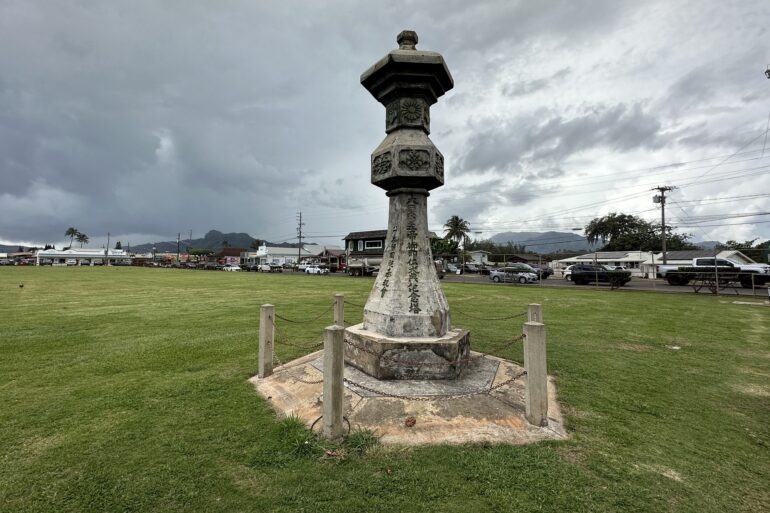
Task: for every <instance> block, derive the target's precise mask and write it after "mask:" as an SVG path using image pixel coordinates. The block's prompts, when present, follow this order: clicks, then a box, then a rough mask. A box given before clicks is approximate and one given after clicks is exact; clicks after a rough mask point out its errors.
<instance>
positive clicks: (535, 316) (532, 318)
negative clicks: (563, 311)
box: [527, 303, 543, 323]
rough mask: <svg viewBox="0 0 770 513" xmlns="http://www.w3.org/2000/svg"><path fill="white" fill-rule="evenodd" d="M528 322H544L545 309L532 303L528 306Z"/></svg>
mask: <svg viewBox="0 0 770 513" xmlns="http://www.w3.org/2000/svg"><path fill="white" fill-rule="evenodd" d="M527 320H528V321H529V322H539V323H542V322H543V307H542V305H540V304H538V303H530V304H529V305H528V306H527Z"/></svg>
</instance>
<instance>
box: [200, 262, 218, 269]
mask: <svg viewBox="0 0 770 513" xmlns="http://www.w3.org/2000/svg"><path fill="white" fill-rule="evenodd" d="M203 268H204V269H205V270H207V271H219V270H220V269H222V264H218V263H216V262H206V263H205V264H203Z"/></svg>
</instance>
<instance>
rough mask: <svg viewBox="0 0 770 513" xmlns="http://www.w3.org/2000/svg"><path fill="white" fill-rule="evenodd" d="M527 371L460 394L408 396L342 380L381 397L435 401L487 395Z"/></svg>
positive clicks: (346, 379) (345, 379)
mask: <svg viewBox="0 0 770 513" xmlns="http://www.w3.org/2000/svg"><path fill="white" fill-rule="evenodd" d="M526 373H527V371H525V370H524V371H521V372H520V373H518V374H517V375H515V376H514V377H512V378H510V379H506V380H505V381H502V382H500V383H498V384H497V385H494V386H493V387H490V389H489V390H477V391H475V392H463V393H460V394H438V395H427V396H426V395H421V396H409V395H402V394H394V393H391V392H385V391H383V390H377V389H376V388H372V387H368V386H366V385H362V384H361V383H356V382H355V381H352V380H350V379H348V378H343V379H342V381H343V382H344V383H347V384H348V385H350V386H353V387H356V388H359V389H361V390H366V391H367V392H371V393H372V394H377V395H379V396H382V397H392V398H393V399H405V400H407V401H436V400H439V399H456V398H459V397H469V396H474V395H482V394H486V395H489V394H491V393H492V392H494V391H496V390H499V389H501V388H503V387H504V386H507V385H510V384H511V383H513V382H514V381H516V380H518V379H519V378H521V377H522V376H524V375H525V374H526Z"/></svg>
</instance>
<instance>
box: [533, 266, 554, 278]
mask: <svg viewBox="0 0 770 513" xmlns="http://www.w3.org/2000/svg"><path fill="white" fill-rule="evenodd" d="M530 267H532V269H534V270H535V271H537V276H538V277H539V278H540V279H541V280H547V279H548V277H549V276H551V275H552V274H553V269H551V268H550V267H548V266H547V265H538V264H530Z"/></svg>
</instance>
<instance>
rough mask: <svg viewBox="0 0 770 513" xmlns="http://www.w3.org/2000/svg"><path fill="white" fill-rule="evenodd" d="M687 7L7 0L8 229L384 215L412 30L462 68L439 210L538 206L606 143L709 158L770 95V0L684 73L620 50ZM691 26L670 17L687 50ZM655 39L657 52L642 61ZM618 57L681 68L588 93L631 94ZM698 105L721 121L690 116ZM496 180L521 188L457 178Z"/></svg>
mask: <svg viewBox="0 0 770 513" xmlns="http://www.w3.org/2000/svg"><path fill="white" fill-rule="evenodd" d="M668 5H669V4H668V3H665V2H661V3H659V4H655V3H654V2H653V5H652V7H648V5H647V3H643V2H620V1H611V0H596V1H591V2H579V1H570V0H557V1H554V2H548V3H542V2H541V3H537V2H524V1H521V2H510V1H508V0H490V1H482V2H467V1H463V0H450V1H448V2H444V1H442V2H420V3H414V2H398V1H396V2H386V3H384V4H383V3H381V4H376V5H375V4H365V5H363V4H361V3H359V2H353V1H352V0H340V1H337V2H331V3H327V2H324V3H313V2H307V3H303V2H292V1H290V2H281V3H279V2H245V1H237V0H232V1H227V2H222V3H217V4H212V3H211V2H206V1H196V0H187V1H181V0H169V1H166V2H157V1H149V0H136V1H132V2H130V3H120V2H101V1H85V0H83V1H73V2H57V1H53V0H52V1H44V0H27V1H19V2H0V211H2V215H0V240H8V241H15V240H29V241H38V242H46V241H55V240H63V232H64V230H65V229H66V228H67V227H68V226H75V227H77V228H79V229H81V231H84V232H86V233H88V234H89V235H91V236H92V240H96V234H100V233H106V232H108V231H110V232H112V233H113V234H115V233H121V234H145V235H146V236H147V237H150V236H152V237H155V236H164V235H165V236H166V237H170V236H175V235H176V233H177V232H179V231H185V230H187V229H190V228H192V229H193V230H194V232H196V234H201V232H204V231H206V230H208V229H210V228H214V227H216V228H218V229H220V230H222V231H231V230H232V231H247V232H249V233H251V234H252V235H255V236H257V237H264V236H267V235H268V234H286V233H292V232H293V231H294V216H295V212H296V211H298V210H303V209H304V210H306V211H313V210H317V211H318V212H320V213H322V214H324V216H325V217H323V216H321V215H320V214H319V216H318V218H317V219H319V221H317V224H318V225H319V226H314V227H313V228H314V229H317V230H318V231H323V230H326V231H333V232H347V231H352V230H354V229H369V228H371V227H375V228H380V227H382V226H383V225H384V224H385V219H383V218H382V214H381V212H379V211H378V212H377V213H373V214H370V213H369V211H370V210H376V209H372V208H371V207H370V205H371V204H372V203H373V200H372V198H378V199H379V200H382V201H385V200H384V197H383V195H382V191H379V190H376V189H375V188H373V187H372V186H371V185H370V184H369V177H368V173H369V170H368V166H369V154H370V152H371V151H372V150H373V149H374V148H375V147H376V145H377V144H378V143H379V141H381V140H382V138H383V136H384V134H383V114H384V112H383V107H382V106H381V105H378V104H377V103H376V102H375V101H374V100H373V99H372V98H371V97H370V96H369V94H368V93H367V92H366V91H365V90H363V88H361V86H360V84H359V82H358V79H359V75H360V73H361V72H362V71H363V70H365V69H366V68H367V67H368V66H370V65H371V64H372V63H374V62H375V61H376V60H377V59H378V58H380V57H381V56H382V55H384V54H385V53H386V52H388V51H389V50H390V49H392V48H394V47H395V35H396V34H397V33H398V32H399V31H400V30H402V29H405V28H411V29H415V30H417V31H418V33H419V34H420V48H422V49H429V50H437V51H440V52H442V53H443V54H444V56H445V58H446V59H447V63H448V65H449V67H450V69H451V70H452V73H453V75H454V76H455V79H456V88H455V90H454V91H452V92H450V94H449V95H447V97H446V98H444V99H442V100H441V102H440V103H439V104H438V105H437V106H436V107H435V108H434V109H435V110H434V121H433V129H434V132H433V135H432V137H433V138H434V140H435V141H436V143H437V145H438V146H439V148H440V149H441V150H442V151H443V152H444V153H445V155H447V157H448V158H447V168H448V172H447V177H448V182H447V186H446V187H445V189H446V193H444V192H437V193H436V195H435V196H434V198H435V201H436V203H435V204H433V205H434V206H435V208H436V212H438V213H439V214H440V216H439V217H440V218H443V219H445V218H446V217H448V215H445V214H449V215H454V214H458V213H460V214H462V212H467V213H468V214H467V217H468V218H474V217H477V215H482V214H484V213H487V214H488V213H490V212H494V211H495V209H506V208H511V207H513V206H516V205H527V206H528V207H534V206H535V205H536V204H537V201H538V199H537V198H536V197H535V196H533V195H535V194H537V192H538V191H540V190H541V189H542V187H545V184H546V183H548V182H549V181H551V182H552V181H553V180H556V179H558V178H559V177H561V176H563V175H564V174H572V173H575V171H576V170H575V169H574V168H570V167H568V165H567V161H568V160H570V159H571V158H573V157H575V156H582V155H585V154H586V153H588V152H593V154H594V155H598V156H595V157H593V158H597V159H601V156H602V155H610V156H613V155H614V154H618V153H619V154H624V153H632V152H638V151H639V150H650V151H652V150H659V149H661V148H665V144H668V143H669V142H670V141H678V144H679V145H680V146H682V147H687V148H692V149H693V151H696V152H700V151H707V150H708V148H705V149H704V148H703V145H706V146H708V145H710V144H713V143H714V142H715V141H716V140H717V139H723V138H724V139H726V138H727V137H728V136H729V134H730V132H731V131H732V132H736V133H737V132H741V131H742V130H744V129H745V130H748V129H750V128H753V127H754V126H755V124H756V123H754V124H752V123H753V120H749V121H747V120H746V119H743V118H741V117H740V112H738V111H736V108H744V106H750V105H754V104H759V103H760V100H761V98H763V97H765V96H762V93H761V91H764V90H765V89H761V90H760V89H759V86H757V85H756V83H755V82H752V80H754V74H755V71H756V70H755V69H753V68H754V67H756V62H759V61H761V62H763V63H764V62H765V61H766V56H764V55H763V54H764V51H765V45H764V44H763V43H760V41H764V40H765V39H766V32H762V31H765V30H766V29H764V25H766V23H761V22H757V21H754V20H766V19H767V18H768V16H767V13H766V12H765V11H766V8H765V7H762V6H758V5H754V6H753V7H752V9H753V10H754V11H756V12H754V13H743V12H741V13H739V15H738V16H737V18H736V19H737V20H738V21H737V22H730V23H728V22H727V21H725V16H724V15H723V14H724V13H723V12H721V11H719V9H720V7H719V5H718V4H714V6H711V7H710V10H708V12H707V13H706V14H704V16H706V17H707V18H708V19H713V20H719V23H718V24H717V25H710V26H709V27H708V29H709V30H708V31H707V32H708V40H711V39H713V38H715V37H723V38H727V40H729V38H730V37H738V36H733V34H739V35H740V38H742V39H746V38H749V37H750V38H751V41H752V42H751V43H746V44H745V45H743V46H741V47H740V50H730V45H724V46H725V48H726V49H727V50H725V52H726V53H725V54H724V55H722V54H718V52H717V53H714V54H713V55H707V56H702V58H700V59H689V60H687V61H686V64H685V65H683V66H677V67H676V69H672V68H673V67H674V65H673V64H671V65H670V66H667V65H666V64H665V62H666V59H667V58H668V56H667V55H665V53H666V52H665V51H661V50H660V49H656V48H655V47H654V45H653V44H654V43H655V38H652V37H651V38H649V41H648V40H638V41H633V43H632V44H631V45H630V48H632V49H633V50H634V51H632V52H630V51H629V45H626V48H625V49H622V48H620V46H622V44H618V46H619V48H618V49H617V50H615V48H614V45H615V43H616V42H617V41H620V40H621V39H622V38H623V36H624V35H625V34H626V33H627V32H628V31H629V30H630V29H633V27H634V26H636V25H637V24H644V23H646V24H648V25H646V27H653V28H657V27H658V26H659V25H656V23H660V24H663V23H669V22H671V23H673V22H674V21H676V20H677V19H678V18H676V17H675V16H668V17H665V18H661V19H660V20H657V21H656V18H655V16H654V15H655V14H656V12H655V10H654V9H655V8H657V7H658V6H668ZM699 7H700V6H699ZM691 8H692V6H683V7H681V8H680V9H681V10H684V11H688V9H689V11H691V10H692V9H691ZM644 9H650V11H648V12H641V14H640V10H642V11H643V10H644ZM735 9H736V8H735V6H733V7H730V8H729V9H726V10H725V12H726V13H728V14H729V12H731V11H733V10H735ZM689 11H688V12H689ZM712 11H713V12H712ZM698 12H700V11H698ZM672 20H673V21H672ZM722 23H724V24H725V27H721V24H722ZM737 23H744V24H749V23H753V25H750V26H748V25H747V26H746V27H744V26H743V25H741V26H739V27H737V28H736V24H737ZM689 24H690V22H689V18H688V23H687V24H685V26H684V27H681V26H678V25H671V26H665V27H664V28H662V29H661V31H663V33H664V35H666V34H667V35H669V37H670V38H671V42H672V43H676V42H677V39H676V37H677V35H676V34H678V33H679V32H681V31H682V30H686V29H687V25H689ZM661 26H662V25H661ZM747 27H748V28H751V30H748V28H747ZM752 27H753V28H752ZM752 31H753V32H752ZM704 32H705V31H704ZM672 34H673V35H672ZM693 34H694V35H691V36H689V37H692V38H696V37H705V36H701V35H700V32H699V31H697V30H696V31H695V32H694V33H693ZM658 35H660V34H658ZM607 42H610V43H611V44H609V45H608V44H606V43H607ZM621 43H622V41H621ZM666 43H667V46H666V49H665V50H666V51H669V49H670V48H674V49H677V50H678V48H677V47H676V46H675V44H668V43H669V41H668V40H667V41H666ZM651 45H653V46H651ZM733 46H735V45H733ZM650 48H652V49H650ZM728 50H729V51H728ZM655 51H657V52H659V53H657V54H655V53H654V52H655ZM621 52H622V55H621ZM647 53H651V55H653V56H655V57H654V58H650V61H651V62H652V64H650V62H647V61H645V62H641V63H634V62H629V60H630V59H632V58H635V57H634V56H637V57H638V56H645V55H646V54H647ZM671 53H673V54H676V51H674V50H671ZM618 61H622V64H623V66H618V67H617V68H614V67H613V70H615V69H617V70H619V72H620V71H622V70H626V69H641V68H642V67H643V66H648V67H649V66H653V65H656V66H659V67H657V68H655V69H653V70H652V71H649V70H648V69H645V72H649V73H652V74H655V73H660V74H661V75H664V76H666V77H668V78H666V79H660V80H657V81H656V80H652V79H651V80H650V82H649V83H647V84H645V86H644V87H642V88H641V90H634V89H633V87H631V88H629V90H628V91H625V90H624V91H623V93H624V96H627V97H623V98H619V97H618V96H617V95H616V96H612V97H611V98H603V97H598V98H597V97H593V98H582V97H580V96H578V99H577V100H575V99H574V98H569V97H568V95H569V93H571V92H572V91H574V88H575V87H576V85H582V84H585V88H586V91H588V92H592V88H598V89H600V90H601V91H607V92H608V93H614V92H615V91H613V88H619V87H625V86H626V85H627V84H629V83H633V82H634V80H630V81H629V80H627V81H626V82H617V83H616V82H614V81H613V80H616V79H617V80H621V79H622V78H623V77H617V78H616V77H610V78H607V77H606V76H603V77H602V73H603V71H605V70H606V69H607V68H608V67H609V66H610V64H606V65H605V64H603V65H601V66H598V67H597V66H596V63H597V62H601V63H613V62H618ZM659 63H662V64H659ZM634 66H636V67H634ZM614 73H615V71H613V74H614ZM604 75H606V73H604ZM597 77H598V78H597ZM626 78H627V77H626ZM632 78H635V77H632ZM759 78H762V79H763V80H764V78H763V77H759ZM595 79H596V80H604V81H599V82H594V81H593V80H595ZM617 84H620V85H617ZM765 85H766V84H764V83H762V84H761V86H765ZM626 93H627V94H626ZM509 104H516V105H517V108H516V110H512V109H510V108H509ZM565 106H566V107H565ZM736 106H737V107H736ZM693 110H697V111H698V115H699V116H701V117H708V123H705V124H702V123H700V122H701V121H702V120H701V119H696V120H691V119H689V116H691V114H692V112H691V111H693ZM761 117H762V118H763V119H764V115H763V116H761ZM669 125H670V126H669ZM688 127H692V128H688ZM735 127H742V128H741V129H740V130H733V129H734V128H735ZM724 144H728V145H729V144H731V142H730V141H728V140H725V141H724ZM449 156H454V157H453V158H452V159H451V160H450V158H449ZM677 158H679V157H677ZM592 164H593V162H586V163H585V164H584V165H585V166H587V167H591V166H592ZM476 173H488V175H485V176H484V178H483V179H484V180H488V179H489V176H498V177H503V178H504V181H503V183H500V182H499V180H498V181H494V180H491V181H488V182H486V181H485V182H479V183H475V184H472V186H471V187H465V186H460V185H459V184H460V183H462V181H466V182H467V181H471V180H470V179H471V178H473V177H474V175H475V174H476ZM455 180H457V181H455ZM479 180H481V178H479ZM343 205H344V207H343ZM455 209H459V210H462V212H458V211H456V210H455ZM359 211H360V212H363V214H362V215H353V213H355V212H359ZM432 212H433V210H432ZM437 215H438V214H437ZM321 219H324V221H323V223H325V225H321V224H322V221H320V220H321ZM124 242H125V241H124ZM133 242H134V243H137V242H144V240H138V241H133Z"/></svg>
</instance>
